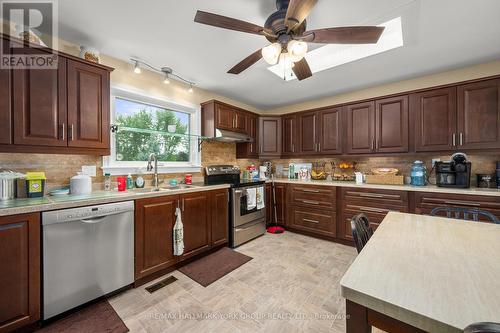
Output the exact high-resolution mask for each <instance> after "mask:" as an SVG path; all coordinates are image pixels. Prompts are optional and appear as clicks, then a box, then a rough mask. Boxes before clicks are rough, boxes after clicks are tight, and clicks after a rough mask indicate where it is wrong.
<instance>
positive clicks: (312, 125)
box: [299, 112, 318, 154]
mask: <svg viewBox="0 0 500 333" xmlns="http://www.w3.org/2000/svg"><path fill="white" fill-rule="evenodd" d="M317 118H318V114H317V112H309V113H304V114H300V115H299V126H300V151H301V152H302V153H303V154H316V153H317V152H318V142H317V137H318V135H317V124H318V119H317Z"/></svg>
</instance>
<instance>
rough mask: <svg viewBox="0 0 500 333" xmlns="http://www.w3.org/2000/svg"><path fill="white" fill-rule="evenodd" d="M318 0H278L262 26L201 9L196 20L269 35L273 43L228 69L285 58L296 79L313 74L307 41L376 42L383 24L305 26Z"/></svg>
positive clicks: (237, 69) (284, 60) (333, 42)
mask: <svg viewBox="0 0 500 333" xmlns="http://www.w3.org/2000/svg"><path fill="white" fill-rule="evenodd" d="M317 2H318V0H276V7H277V9H278V10H277V11H276V12H274V13H273V14H271V16H269V18H268V19H267V20H266V22H265V24H264V26H263V27H261V26H258V25H255V24H253V23H249V22H245V21H241V20H238V19H234V18H231V17H226V16H222V15H217V14H213V13H208V12H204V11H201V10H199V11H198V12H197V13H196V16H195V18H194V21H195V22H197V23H202V24H207V25H211V26H215V27H219V28H224V29H229V30H236V31H241V32H246V33H251V34H256V35H262V36H264V37H266V38H267V40H268V41H269V42H271V44H270V45H268V46H266V47H264V48H262V49H259V50H257V51H255V52H254V53H252V54H251V55H250V56H248V57H247V58H245V59H243V60H242V61H241V62H240V63H238V64H237V65H236V66H234V67H233V68H231V69H230V70H229V71H228V73H230V74H240V73H241V72H243V71H244V70H246V69H247V68H249V67H250V66H252V65H253V64H255V63H256V62H257V61H259V60H260V59H261V58H264V60H266V62H267V63H269V64H270V65H276V64H277V63H279V62H284V65H285V66H287V65H288V67H292V70H293V72H294V73H295V76H297V79H299V80H304V79H307V78H308V77H311V76H312V72H311V69H310V68H309V64H308V63H307V60H306V59H305V58H304V56H305V55H306V53H307V49H308V46H307V43H322V44H374V43H377V42H378V40H379V38H380V36H381V35H382V32H383V31H384V27H375V26H358V27H336V28H325V29H317V30H310V31H307V30H306V25H307V22H306V18H307V16H308V15H309V13H310V12H311V11H312V9H313V8H314V6H315V5H316V3H317Z"/></svg>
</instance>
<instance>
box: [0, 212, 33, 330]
mask: <svg viewBox="0 0 500 333" xmlns="http://www.w3.org/2000/svg"><path fill="white" fill-rule="evenodd" d="M0 258H1V259H0V332H10V331H13V330H15V329H18V328H20V327H23V326H26V325H29V324H31V323H34V322H36V321H37V320H39V319H40V214H38V213H35V214H22V215H13V216H6V217H0Z"/></svg>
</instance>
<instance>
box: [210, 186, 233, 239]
mask: <svg viewBox="0 0 500 333" xmlns="http://www.w3.org/2000/svg"><path fill="white" fill-rule="evenodd" d="M211 195H212V204H211V207H210V209H211V212H212V225H211V226H212V246H219V245H224V244H226V243H227V242H228V237H229V236H228V235H229V207H228V201H229V192H228V190H221V191H214V192H211Z"/></svg>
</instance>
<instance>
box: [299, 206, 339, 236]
mask: <svg viewBox="0 0 500 333" xmlns="http://www.w3.org/2000/svg"><path fill="white" fill-rule="evenodd" d="M335 214H336V213H335V211H332V210H325V209H317V208H306V207H293V208H292V210H291V213H290V215H291V216H290V226H291V227H293V228H296V229H301V230H305V231H309V232H312V233H316V234H321V235H325V236H331V237H335V235H336V229H337V224H336V218H335Z"/></svg>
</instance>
